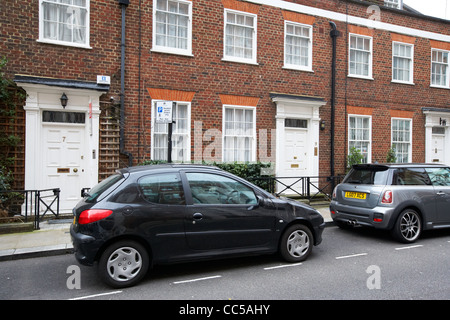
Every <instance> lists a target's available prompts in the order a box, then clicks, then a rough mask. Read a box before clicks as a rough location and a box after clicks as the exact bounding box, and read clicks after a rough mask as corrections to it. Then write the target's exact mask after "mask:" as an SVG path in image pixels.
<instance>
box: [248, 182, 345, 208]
mask: <svg viewBox="0 0 450 320" xmlns="http://www.w3.org/2000/svg"><path fill="white" fill-rule="evenodd" d="M343 177H344V176H334V177H330V176H315V177H270V176H269V177H259V178H253V179H249V181H251V182H252V183H254V184H256V185H258V186H260V187H261V188H263V189H265V190H266V191H268V192H270V193H272V194H274V195H275V196H281V195H287V196H290V197H295V198H299V199H305V200H307V201H308V202H309V203H311V201H314V200H319V199H323V198H325V199H326V200H331V196H332V192H333V189H334V187H335V186H336V185H338V184H339V183H340V182H341V180H342V178H343Z"/></svg>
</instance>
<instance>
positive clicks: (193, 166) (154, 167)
mask: <svg viewBox="0 0 450 320" xmlns="http://www.w3.org/2000/svg"><path fill="white" fill-rule="evenodd" d="M171 168H173V169H213V170H218V171H221V170H222V169H220V168H218V167H215V166H209V165H201V164H189V163H165V164H149V165H143V166H133V167H127V168H123V169H119V170H117V171H118V172H119V173H122V174H123V173H137V172H142V171H147V172H148V171H154V170H155V171H157V170H168V169H171Z"/></svg>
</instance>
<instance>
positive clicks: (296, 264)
mask: <svg viewBox="0 0 450 320" xmlns="http://www.w3.org/2000/svg"><path fill="white" fill-rule="evenodd" d="M301 264H302V263H301V262H300V263H293V264H283V265H281V266H275V267H267V268H264V270H273V269H279V268H287V267H296V266H300V265H301Z"/></svg>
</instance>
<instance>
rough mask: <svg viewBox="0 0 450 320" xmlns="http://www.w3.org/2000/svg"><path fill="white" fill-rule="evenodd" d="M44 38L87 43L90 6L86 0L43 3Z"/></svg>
mask: <svg viewBox="0 0 450 320" xmlns="http://www.w3.org/2000/svg"><path fill="white" fill-rule="evenodd" d="M42 10H43V20H42V28H43V31H42V35H43V38H44V39H48V40H57V41H65V42H71V43H80V44H85V43H86V42H87V15H88V8H87V7H86V1H85V0H74V1H73V2H72V1H59V2H58V3H56V2H54V1H52V2H50V1H45V2H43V3H42Z"/></svg>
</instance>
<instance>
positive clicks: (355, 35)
mask: <svg viewBox="0 0 450 320" xmlns="http://www.w3.org/2000/svg"><path fill="white" fill-rule="evenodd" d="M352 37H356V38H357V39H358V38H362V39H368V40H369V43H370V50H369V51H367V50H364V49H362V50H361V49H357V48H352V47H351V46H352V41H351V39H352ZM348 40H349V41H348V76H349V77H354V78H361V79H368V80H373V76H372V60H373V38H372V37H370V36H365V35H360V34H356V33H350V34H349V38H348ZM357 41H358V40H357ZM352 51H358V52H366V53H368V54H369V61H368V63H369V70H368V71H369V74H368V75H364V74H358V73H352V72H351V67H350V65H351V63H352V60H351V56H352Z"/></svg>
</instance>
